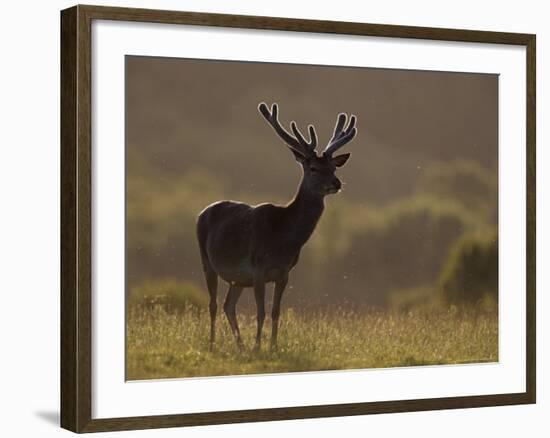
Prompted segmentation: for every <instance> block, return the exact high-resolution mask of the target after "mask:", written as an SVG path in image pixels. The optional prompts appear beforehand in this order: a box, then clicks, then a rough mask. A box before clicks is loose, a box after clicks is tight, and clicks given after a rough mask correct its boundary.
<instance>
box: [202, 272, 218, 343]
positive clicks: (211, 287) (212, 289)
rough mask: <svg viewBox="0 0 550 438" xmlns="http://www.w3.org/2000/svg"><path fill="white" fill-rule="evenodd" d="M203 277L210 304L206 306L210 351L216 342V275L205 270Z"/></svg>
mask: <svg viewBox="0 0 550 438" xmlns="http://www.w3.org/2000/svg"><path fill="white" fill-rule="evenodd" d="M204 275H205V277H206V285H207V287H208V293H209V294H210V304H209V306H208V309H209V310H210V351H212V350H213V348H214V341H215V340H216V313H217V311H218V302H217V295H218V275H217V274H216V273H215V272H214V271H213V270H205V272H204Z"/></svg>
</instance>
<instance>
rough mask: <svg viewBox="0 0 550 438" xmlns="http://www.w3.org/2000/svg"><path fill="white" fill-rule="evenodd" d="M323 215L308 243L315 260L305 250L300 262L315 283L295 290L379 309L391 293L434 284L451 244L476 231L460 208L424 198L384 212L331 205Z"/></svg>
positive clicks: (471, 217) (400, 203)
mask: <svg viewBox="0 0 550 438" xmlns="http://www.w3.org/2000/svg"><path fill="white" fill-rule="evenodd" d="M335 204H336V203H335ZM325 214H326V218H323V219H322V222H321V224H320V226H319V229H318V230H316V233H315V234H314V236H313V239H312V242H311V246H312V247H311V251H312V252H313V254H316V255H317V257H316V258H314V259H313V260H310V259H309V258H308V253H307V252H306V251H307V250H305V251H304V257H303V258H302V260H301V263H303V264H304V266H303V269H305V270H308V271H310V270H311V271H316V272H318V273H319V274H318V275H317V276H316V277H315V278H314V281H317V283H316V284H315V283H309V284H306V283H302V284H300V283H298V284H297V287H298V288H300V290H319V289H320V288H321V289H320V290H323V289H322V288H323V285H330V287H329V288H327V289H329V290H330V292H329V293H330V294H331V296H330V297H329V298H331V299H332V301H334V300H338V299H339V298H340V297H345V298H346V299H347V300H349V301H350V302H354V301H355V302H362V303H365V304H369V305H375V306H381V307H385V306H387V305H388V304H389V303H388V300H389V299H390V298H391V297H390V292H391V291H392V290H396V289H403V288H412V287H417V286H419V285H427V284H434V283H435V281H436V279H437V277H438V275H439V273H440V270H441V268H442V265H443V263H444V260H445V257H446V255H447V253H448V251H449V248H450V247H451V246H452V244H453V243H454V242H455V241H456V239H458V238H459V237H460V236H461V235H462V234H463V233H464V232H465V231H468V230H474V229H476V227H478V222H477V219H476V217H475V216H474V215H472V214H471V213H470V212H469V211H468V210H467V209H466V208H465V207H464V206H462V205H460V204H458V203H456V202H452V201H444V200H438V199H436V198H434V197H429V196H415V197H412V198H407V199H403V200H400V201H397V202H395V203H393V204H390V205H388V206H386V207H383V208H372V207H369V206H362V207H359V206H350V205H342V206H339V205H337V204H336V205H331V206H330V208H328V209H327V212H326V213H325ZM308 245H310V244H308ZM310 263H311V264H312V265H313V266H311V265H310V267H306V265H308V264H310ZM315 263H317V264H315ZM301 268H302V267H301ZM315 268H316V269H315ZM325 287H326V286H325ZM325 290H326V289H325Z"/></svg>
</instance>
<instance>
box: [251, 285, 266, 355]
mask: <svg viewBox="0 0 550 438" xmlns="http://www.w3.org/2000/svg"><path fill="white" fill-rule="evenodd" d="M254 298H255V299H256V317H257V321H258V330H257V332H256V344H255V345H254V351H259V350H260V347H261V344H262V329H263V326H264V320H265V282H264V279H263V277H261V278H256V279H254Z"/></svg>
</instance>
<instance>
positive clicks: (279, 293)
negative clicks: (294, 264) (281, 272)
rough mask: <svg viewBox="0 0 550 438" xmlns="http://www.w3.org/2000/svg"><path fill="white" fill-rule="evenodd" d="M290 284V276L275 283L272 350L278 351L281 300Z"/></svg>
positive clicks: (272, 312) (272, 313) (272, 311)
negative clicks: (287, 285) (288, 283)
mask: <svg viewBox="0 0 550 438" xmlns="http://www.w3.org/2000/svg"><path fill="white" fill-rule="evenodd" d="M287 282H288V275H285V276H284V277H283V278H282V279H280V280H278V281H277V282H275V292H274V293H273V309H272V310H271V324H272V325H271V350H276V349H277V334H278V332H279V314H280V313H281V298H282V297H283V292H284V291H285V288H286V284H287Z"/></svg>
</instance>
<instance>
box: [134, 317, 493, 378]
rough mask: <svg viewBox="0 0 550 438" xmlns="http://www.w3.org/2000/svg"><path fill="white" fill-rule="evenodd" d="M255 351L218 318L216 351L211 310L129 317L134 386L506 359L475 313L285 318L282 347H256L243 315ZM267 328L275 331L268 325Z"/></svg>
mask: <svg viewBox="0 0 550 438" xmlns="http://www.w3.org/2000/svg"><path fill="white" fill-rule="evenodd" d="M238 319H239V325H240V328H241V333H242V336H243V340H244V342H245V344H246V345H247V346H248V349H247V350H246V351H245V352H242V353H241V352H239V350H238V349H237V347H236V345H235V341H234V338H233V335H232V333H231V330H230V328H229V324H228V323H227V321H226V320H225V319H224V318H218V325H217V330H218V331H217V340H216V345H215V349H214V351H213V352H210V351H209V348H208V346H209V345H208V339H209V326H210V319H209V315H208V312H207V311H201V312H198V313H197V312H187V313H183V314H177V313H169V312H165V311H164V310H163V309H162V308H160V309H157V310H155V311H153V312H150V311H143V310H141V309H139V308H134V309H133V310H131V311H130V312H129V313H128V316H127V362H126V364H127V376H128V379H130V380H136V379H156V378H176V377H193V376H222V375H238V374H258V373H278V372H299V371H322V370H341V369H360V368H386V367H398V366H417V365H435V364H457V363H472V362H495V361H497V360H498V316H497V314H496V313H495V312H492V313H487V312H485V313H482V312H477V311H476V310H474V309H472V308H469V309H464V311H462V312H457V311H455V310H452V309H451V310H447V311H441V310H440V311H438V312H430V313H419V312H408V313H401V314H399V313H391V312H387V313H386V312H374V311H371V312H367V313H360V312H356V311H347V310H344V309H333V311H332V312H331V313H324V312H311V313H308V314H306V313H300V314H298V313H296V312H293V311H292V310H287V311H285V312H283V314H282V315H281V320H280V333H279V349H278V350H277V351H276V352H270V351H269V349H268V347H269V339H268V336H269V333H266V332H269V330H264V334H265V337H264V345H263V348H262V351H261V352H259V353H253V352H252V351H250V350H249V349H250V347H251V345H252V344H253V339H254V337H255V332H256V321H255V319H256V318H255V317H246V316H243V315H242V314H239V315H238ZM266 327H269V321H267V325H266Z"/></svg>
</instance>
